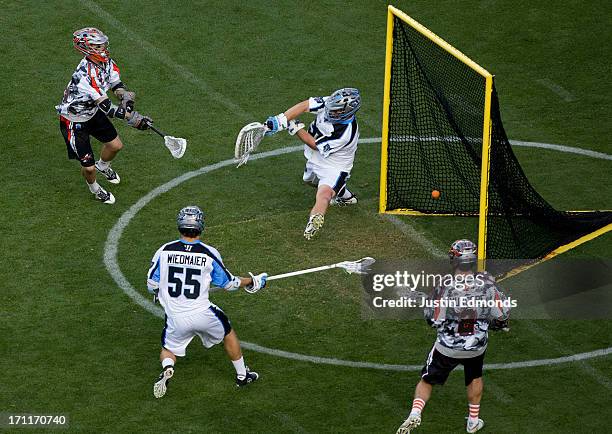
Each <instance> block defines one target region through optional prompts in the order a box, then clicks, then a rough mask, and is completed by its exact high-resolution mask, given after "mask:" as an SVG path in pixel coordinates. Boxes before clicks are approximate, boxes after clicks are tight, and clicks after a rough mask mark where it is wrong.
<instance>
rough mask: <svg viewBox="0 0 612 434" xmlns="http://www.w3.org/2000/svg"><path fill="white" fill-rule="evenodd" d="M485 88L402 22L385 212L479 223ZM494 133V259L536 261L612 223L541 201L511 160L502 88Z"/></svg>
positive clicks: (494, 107)
mask: <svg viewBox="0 0 612 434" xmlns="http://www.w3.org/2000/svg"><path fill="white" fill-rule="evenodd" d="M485 89H486V79H485V77H484V76H483V75H481V74H480V73H478V72H477V71H476V70H475V69H473V68H471V67H470V66H468V65H467V64H466V63H465V62H464V61H462V60H460V59H459V58H458V57H455V56H454V55H452V54H450V53H449V52H448V51H447V50H445V49H444V48H442V47H441V46H440V45H438V44H436V43H435V42H433V41H432V40H431V39H430V38H428V37H426V36H425V35H423V34H422V33H421V32H419V31H417V30H416V29H415V28H413V27H412V26H411V25H409V24H407V23H406V22H404V21H403V20H402V19H400V18H398V17H395V18H394V28H393V51H392V56H391V80H390V99H389V118H388V125H387V127H388V143H387V164H386V179H385V180H386V192H384V193H383V195H384V196H385V197H384V201H383V207H382V208H383V211H396V212H405V213H415V212H417V213H424V214H449V215H478V213H479V209H480V201H481V169H482V164H481V161H482V151H483V128H484V112H485V111H484V109H485V103H486V101H485V94H486V92H485ZM490 131H491V139H490V160H489V182H488V189H487V191H486V194H488V212H487V229H486V258H487V259H510V260H514V261H512V262H509V263H508V264H512V267H515V266H517V265H523V264H526V263H529V262H534V261H537V260H539V259H541V258H543V257H544V256H546V255H547V254H549V253H550V252H552V251H554V250H555V249H557V248H558V247H560V246H563V245H566V244H569V243H572V242H573V241H575V240H577V239H580V238H582V237H584V236H586V235H588V234H591V233H593V232H595V231H597V230H599V229H601V228H603V227H605V226H606V225H608V224H610V223H612V213H610V212H596V211H593V212H579V213H578V212H566V211H558V210H555V209H554V208H553V207H552V206H551V205H550V204H549V203H548V202H546V200H544V199H543V198H542V196H540V195H539V194H538V192H537V191H536V190H535V189H534V188H533V186H532V185H531V184H530V183H529V181H528V179H527V177H526V176H525V174H524V172H523V170H522V168H521V166H520V164H519V162H518V160H517V159H516V156H515V155H514V153H513V151H512V148H511V146H510V142H509V140H508V137H507V136H506V133H505V131H504V128H503V124H502V120H501V115H500V111H499V101H498V97H497V93H496V91H495V88H494V87H493V89H492V92H491V115H490ZM383 176H384V171H383ZM434 190H437V191H439V192H440V196H439V198H437V199H436V198H434V197H433V195H432V191H434ZM385 193H386V194H385ZM381 199H383V198H381ZM481 230H483V228H481ZM457 235H458V237H461V236H463V234H457ZM502 268H503V267H502ZM506 268H508V266H506ZM491 271H493V272H495V274H503V273H505V272H507V271H509V270H508V269H498V270H491Z"/></svg>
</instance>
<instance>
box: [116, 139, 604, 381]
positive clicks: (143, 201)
mask: <svg viewBox="0 0 612 434" xmlns="http://www.w3.org/2000/svg"><path fill="white" fill-rule="evenodd" d="M359 142H360V143H377V142H380V138H366V139H362V140H360V141H359ZM524 143H528V142H524ZM540 145H541V143H540ZM549 146H557V145H549ZM559 148H566V147H558V148H554V149H555V150H558V151H560V152H568V151H564V150H562V149H559ZM302 149H304V148H303V145H299V146H290V147H287V148H279V149H274V150H272V151H268V152H262V153H259V154H255V155H253V156H251V158H250V159H251V160H259V159H262V158H268V157H273V156H277V155H282V154H289V153H291V152H297V151H301V150H302ZM549 149H553V148H549ZM591 152H592V151H591ZM604 155H606V154H604ZM589 156H590V157H594V156H593V155H589ZM610 157H612V156H610ZM594 158H599V157H594ZM233 164H235V162H234V160H233V159H229V160H224V161H220V162H218V163H215V164H211V165H208V166H204V167H201V168H200V169H197V170H194V171H191V172H187V173H185V174H183V175H181V176H178V177H176V178H174V179H172V180H170V181H168V182H166V183H165V184H162V185H160V186H159V187H157V188H155V189H153V190H151V191H150V192H149V193H147V194H146V195H144V196H143V197H141V198H140V199H139V200H138V201H137V202H136V203H135V204H134V205H132V206H131V207H130V208H128V210H127V211H125V212H124V213H123V214H122V215H121V217H119V219H118V220H117V223H115V225H114V226H113V227H112V228H111V230H110V231H109V233H108V237H107V239H106V243H105V245H104V265H105V266H106V269H107V270H108V272H109V274H110V275H111V277H112V278H113V280H114V281H115V283H116V284H117V285H118V286H119V288H121V290H122V291H123V292H124V293H125V294H126V295H127V296H128V297H130V298H131V299H132V300H133V301H134V302H136V304H138V305H139V306H141V307H142V308H144V309H145V310H147V311H148V312H150V313H152V314H153V315H155V316H157V317H159V318H163V317H164V311H163V309H162V308H161V307H159V306H156V305H154V304H153V303H152V302H151V301H149V300H148V299H147V298H146V297H144V296H143V295H141V294H140V293H139V292H138V291H136V289H134V287H133V286H132V284H131V283H130V282H129V281H128V280H127V279H126V277H125V276H124V275H123V273H122V272H121V268H120V267H119V263H118V261H117V251H118V247H119V240H120V239H121V235H122V234H123V231H124V230H125V228H126V227H127V226H128V224H129V223H130V221H131V220H132V219H133V218H134V217H135V216H136V214H137V213H138V212H139V211H140V210H141V209H142V208H144V207H145V206H146V205H147V204H148V203H149V202H151V201H152V200H153V199H155V198H156V197H157V196H159V195H160V194H162V193H166V192H167V191H169V190H171V189H172V188H174V187H176V186H178V185H180V184H181V183H183V182H185V181H187V180H189V179H191V178H194V177H196V176H199V175H202V174H204V173H208V172H212V171H214V170H217V169H220V168H222V167H226V166H231V165H233ZM143 283H144V278H143ZM241 344H242V346H243V347H244V348H246V349H249V350H252V351H256V352H260V353H264V354H268V355H271V356H276V357H283V358H286V359H292V360H299V361H303V362H311V363H318V364H325V365H335V366H348V367H352V368H366V369H378V370H384V371H419V370H420V369H421V365H391V364H385V363H371V362H359V361H351V360H342V359H335V358H330V357H318V356H310V355H307V354H299V353H292V352H289V351H283V350H277V349H275V348H268V347H264V346H261V345H258V344H255V343H251V342H244V341H243V342H242V343H241ZM611 353H612V347H609V348H603V349H600V350H595V351H589V352H586V353H580V354H573V355H570V356H564V357H558V358H555V359H540V360H523V361H518V362H510V363H490V364H487V365H485V368H486V369H516V368H530V367H535V366H550V365H557V364H560V363H568V362H576V361H579V360H586V359H591V358H594V357H603V356H607V355H608V354H611Z"/></svg>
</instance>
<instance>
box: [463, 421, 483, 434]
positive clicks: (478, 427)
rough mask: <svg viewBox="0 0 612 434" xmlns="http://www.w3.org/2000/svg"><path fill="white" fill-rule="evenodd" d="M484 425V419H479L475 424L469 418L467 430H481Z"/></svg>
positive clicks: (470, 431)
mask: <svg viewBox="0 0 612 434" xmlns="http://www.w3.org/2000/svg"><path fill="white" fill-rule="evenodd" d="M483 426H484V420H482V419H478V420H477V421H476V423H474V424H471V423H470V422H469V420H468V423H467V425H466V427H465V430H466V431H467V432H469V433H472V432H476V431H480V430H481V429H482V427H483Z"/></svg>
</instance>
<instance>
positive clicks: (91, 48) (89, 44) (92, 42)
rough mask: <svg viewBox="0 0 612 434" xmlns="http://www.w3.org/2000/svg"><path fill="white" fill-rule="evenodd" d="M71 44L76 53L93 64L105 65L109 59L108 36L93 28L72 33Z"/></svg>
mask: <svg viewBox="0 0 612 434" xmlns="http://www.w3.org/2000/svg"><path fill="white" fill-rule="evenodd" d="M72 42H73V44H74V48H76V49H77V51H79V52H81V53H83V54H84V55H85V56H86V57H87V58H88V59H90V60H93V61H94V62H98V63H106V62H108V59H109V58H110V54H109V52H108V36H106V35H105V34H104V33H102V31H100V30H98V29H96V28H94V27H86V28H83V29H80V30H77V31H76V32H74V34H73V39H72Z"/></svg>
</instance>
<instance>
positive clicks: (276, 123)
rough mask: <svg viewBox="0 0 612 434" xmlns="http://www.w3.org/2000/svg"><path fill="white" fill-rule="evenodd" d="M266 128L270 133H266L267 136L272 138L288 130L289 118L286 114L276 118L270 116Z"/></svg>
mask: <svg viewBox="0 0 612 434" xmlns="http://www.w3.org/2000/svg"><path fill="white" fill-rule="evenodd" d="M266 126H267V127H268V131H266V136H271V135H272V134H276V133H278V132H279V131H283V130H284V129H286V128H287V116H285V113H280V114H278V115H276V116H270V117H269V118H268V119H266Z"/></svg>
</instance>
